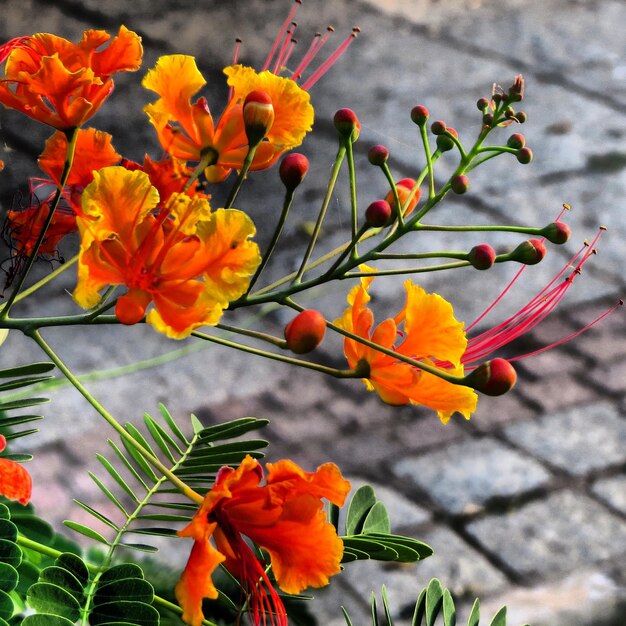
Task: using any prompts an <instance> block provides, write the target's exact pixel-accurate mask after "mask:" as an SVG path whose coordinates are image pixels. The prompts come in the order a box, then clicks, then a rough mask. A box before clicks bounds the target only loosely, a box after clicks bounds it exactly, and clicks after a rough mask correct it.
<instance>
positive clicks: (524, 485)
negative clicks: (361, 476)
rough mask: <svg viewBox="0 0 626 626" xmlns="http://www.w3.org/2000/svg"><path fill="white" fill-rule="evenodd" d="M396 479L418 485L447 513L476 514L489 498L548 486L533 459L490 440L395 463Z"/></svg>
mask: <svg viewBox="0 0 626 626" xmlns="http://www.w3.org/2000/svg"><path fill="white" fill-rule="evenodd" d="M392 470H393V472H394V474H395V475H396V477H397V478H399V479H403V480H406V481H407V487H408V488H411V487H413V488H414V487H418V488H420V489H423V490H424V491H426V492H427V493H428V495H429V496H430V497H431V498H432V499H433V501H434V502H436V503H437V504H438V505H439V506H440V507H442V508H443V509H444V510H446V511H448V512H450V513H456V514H459V513H470V512H475V511H477V510H480V509H481V508H482V507H483V506H484V505H485V504H487V503H488V502H489V500H491V499H493V498H496V497H500V498H506V497H514V496H519V495H520V494H522V493H524V492H527V491H529V490H532V489H536V488H538V487H541V486H543V485H545V484H547V483H548V482H549V480H550V474H549V473H548V472H547V471H546V470H545V469H544V468H543V467H541V466H540V465H539V464H538V463H537V462H536V461H535V460H534V459H532V458H530V457H527V456H525V455H523V454H520V453H519V452H516V451H514V450H511V449H509V448H507V447H505V446H504V445H502V444H501V443H499V442H498V441H496V440H494V439H490V438H485V439H478V440H470V441H464V442H461V443H458V444H453V445H450V446H448V447H447V448H445V449H443V450H439V451H436V452H431V453H428V454H424V455H421V456H410V457H406V458H403V459H400V460H399V461H397V462H396V463H394V465H393V468H392Z"/></svg>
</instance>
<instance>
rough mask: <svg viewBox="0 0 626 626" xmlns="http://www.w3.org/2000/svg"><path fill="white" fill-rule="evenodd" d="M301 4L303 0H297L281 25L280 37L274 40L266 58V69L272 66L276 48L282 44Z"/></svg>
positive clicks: (264, 66) (264, 67)
mask: <svg viewBox="0 0 626 626" xmlns="http://www.w3.org/2000/svg"><path fill="white" fill-rule="evenodd" d="M301 4H302V0H295V2H294V5H293V6H292V7H291V11H289V15H287V19H286V20H285V22H284V23H283V25H282V26H281V29H280V31H279V32H278V37H276V40H275V41H274V44H273V45H272V49H271V50H270V53H269V54H268V55H267V59H265V63H264V64H263V69H264V70H266V69H267V68H268V67H269V66H270V63H271V62H272V59H273V58H274V54H275V53H276V50H277V49H278V46H279V45H280V43H281V42H282V41H283V37H284V35H285V32H286V31H287V29H288V28H289V25H290V24H291V22H293V18H294V16H295V14H296V11H297V10H298V7H299V6H300V5H301Z"/></svg>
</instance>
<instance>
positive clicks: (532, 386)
mask: <svg viewBox="0 0 626 626" xmlns="http://www.w3.org/2000/svg"><path fill="white" fill-rule="evenodd" d="M581 377H582V376H581V374H579V373H577V372H571V373H567V372H560V373H555V374H552V375H551V376H545V377H542V378H539V379H537V380H532V381H531V380H525V381H524V382H523V393H524V396H525V397H526V398H530V399H532V400H533V401H534V402H535V403H536V404H537V405H538V406H540V407H541V409H542V412H544V413H554V412H557V411H559V410H560V409H562V408H563V407H570V406H571V407H576V406H579V405H581V404H590V403H592V402H594V401H598V400H600V399H601V394H600V390H599V389H597V388H595V387H594V386H593V385H590V384H589V381H588V380H587V381H585V382H584V383H583V381H582V380H581Z"/></svg>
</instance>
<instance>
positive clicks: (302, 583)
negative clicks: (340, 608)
mask: <svg viewBox="0 0 626 626" xmlns="http://www.w3.org/2000/svg"><path fill="white" fill-rule="evenodd" d="M267 468H268V474H267V480H266V483H265V485H261V484H260V483H261V480H262V479H263V470H262V468H261V465H260V464H259V463H258V461H256V460H254V459H253V458H252V457H250V456H247V457H246V458H245V459H244V460H243V462H242V463H241V465H240V466H239V467H238V468H237V469H233V468H230V467H223V468H222V469H221V470H220V472H219V473H218V476H217V479H216V481H215V484H214V486H213V488H212V489H211V491H209V492H208V493H207V494H206V496H205V498H204V502H203V503H202V504H201V506H200V508H199V509H198V511H197V513H196V514H195V515H194V517H193V520H192V521H191V523H190V524H189V525H188V526H187V527H186V528H184V529H183V530H181V531H180V532H179V533H178V534H179V535H180V536H182V537H191V538H192V539H194V545H193V548H192V550H191V554H190V556H189V560H188V562H187V566H186V567H185V571H184V572H183V574H182V576H181V579H180V581H179V582H178V584H177V585H176V598H177V600H178V602H179V603H180V605H181V607H182V609H183V621H185V622H186V623H187V624H190V625H191V626H200V624H201V622H202V619H203V617H204V616H203V614H202V599H203V598H217V595H218V592H217V589H216V588H215V586H214V584H213V582H212V580H211V574H212V572H213V571H214V570H215V568H216V567H217V566H218V565H219V564H221V563H223V564H224V566H225V567H226V568H227V569H228V571H229V572H230V573H231V574H232V575H233V576H235V578H237V580H239V581H240V582H241V583H242V586H243V588H244V590H245V591H246V593H247V594H248V596H249V598H248V606H249V611H250V615H251V617H252V620H253V623H254V624H260V623H263V624H266V623H268V621H267V620H268V618H269V623H271V624H280V625H284V624H287V616H286V613H285V609H284V607H283V604H282V602H281V600H280V598H279V597H278V594H277V593H276V591H275V589H274V588H273V587H272V585H271V583H270V581H269V579H268V577H267V575H266V574H265V571H264V567H263V565H262V564H261V563H260V562H259V560H258V558H257V557H256V556H255V555H254V553H253V552H252V550H251V548H250V546H249V545H248V544H247V543H246V541H245V540H244V538H243V536H245V537H247V538H248V539H251V540H252V541H253V542H254V543H255V544H257V545H258V546H260V547H261V548H263V549H264V550H265V551H267V553H268V555H269V558H270V561H271V567H272V572H273V573H274V576H275V578H276V582H277V584H278V587H280V589H282V590H283V591H285V592H287V593H300V592H301V591H302V590H303V589H305V588H307V587H322V586H324V585H326V584H327V583H328V579H329V577H330V576H333V575H334V574H337V573H338V572H339V569H340V566H339V564H340V562H341V558H342V556H343V542H342V541H341V539H340V538H339V537H337V533H336V530H335V527H334V526H333V525H332V524H330V523H329V522H328V521H327V520H326V513H325V511H324V505H323V502H322V498H325V499H327V500H329V501H330V502H333V503H334V504H336V505H338V506H342V505H343V503H344V500H345V497H346V495H347V493H348V491H349V490H350V483H349V482H348V481H347V480H345V479H344V478H343V476H342V475H341V472H340V471H339V469H338V468H337V466H336V465H334V464H333V463H326V464H324V465H321V466H320V467H318V468H317V470H316V471H315V472H305V471H304V470H302V469H301V468H300V467H299V466H298V465H296V464H295V463H294V462H293V461H290V460H282V461H278V462H277V463H268V464H267ZM211 538H212V539H213V541H214V542H215V547H214V546H213V545H212V544H211V542H210V539H211Z"/></svg>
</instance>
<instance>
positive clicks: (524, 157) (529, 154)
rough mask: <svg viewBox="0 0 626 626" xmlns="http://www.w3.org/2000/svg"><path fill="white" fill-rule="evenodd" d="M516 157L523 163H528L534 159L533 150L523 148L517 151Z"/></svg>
mask: <svg viewBox="0 0 626 626" xmlns="http://www.w3.org/2000/svg"><path fill="white" fill-rule="evenodd" d="M515 158H516V159H517V160H518V161H519V162H520V163H522V164H523V165H527V164H528V163H530V162H531V161H532V160H533V151H532V150H531V149H530V148H528V147H524V148H521V149H520V150H518V151H517V154H516V155H515Z"/></svg>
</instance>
